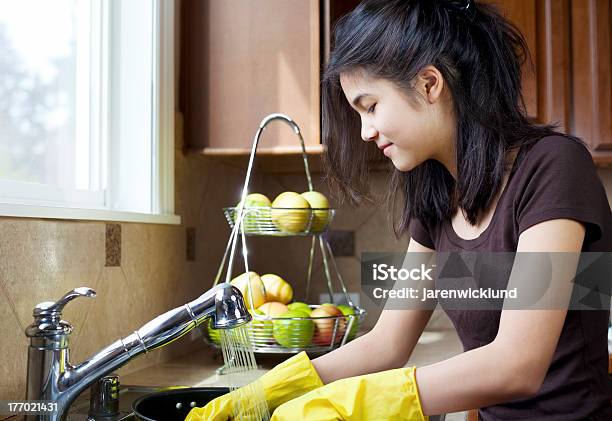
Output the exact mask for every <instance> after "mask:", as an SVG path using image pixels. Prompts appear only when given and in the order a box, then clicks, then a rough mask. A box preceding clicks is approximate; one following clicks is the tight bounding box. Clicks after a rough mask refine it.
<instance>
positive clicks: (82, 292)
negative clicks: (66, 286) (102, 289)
mask: <svg viewBox="0 0 612 421" xmlns="http://www.w3.org/2000/svg"><path fill="white" fill-rule="evenodd" d="M95 296H96V291H94V290H93V289H91V288H88V287H79V288H75V289H73V290H72V291H69V292H67V293H66V294H64V296H63V297H62V298H60V299H59V300H57V302H53V301H45V302H43V303H39V304H37V305H36V307H34V316H35V317H36V316H55V315H57V314H61V313H62V310H63V309H64V306H65V305H66V304H68V303H69V302H70V301H72V300H74V299H75V298H78V297H95Z"/></svg>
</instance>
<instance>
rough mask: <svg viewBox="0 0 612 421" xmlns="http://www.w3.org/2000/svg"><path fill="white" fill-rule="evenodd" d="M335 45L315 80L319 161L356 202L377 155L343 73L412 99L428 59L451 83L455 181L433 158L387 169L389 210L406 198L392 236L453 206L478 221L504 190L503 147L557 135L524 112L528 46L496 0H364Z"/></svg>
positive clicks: (365, 193) (338, 30) (365, 192)
mask: <svg viewBox="0 0 612 421" xmlns="http://www.w3.org/2000/svg"><path fill="white" fill-rule="evenodd" d="M466 6H468V7H467V8H466ZM332 43H333V48H332V52H331V55H330V59H329V64H328V65H327V67H326V69H325V71H324V73H323V78H322V114H323V115H322V135H323V143H324V145H325V146H326V152H325V154H324V157H323V159H324V164H325V168H326V173H327V180H328V181H329V182H330V184H331V187H332V189H334V187H335V188H336V190H338V191H339V192H340V193H341V196H342V197H344V198H348V199H349V202H350V203H351V204H353V205H355V204H357V203H359V202H361V200H362V199H366V200H372V198H371V196H370V189H369V182H368V181H369V178H370V175H369V171H370V169H371V168H372V165H373V164H374V165H376V163H377V160H376V159H375V158H374V153H375V152H376V155H377V156H379V157H380V153H379V151H377V149H376V148H373V147H372V146H373V145H366V143H364V142H363V141H362V140H361V134H360V127H361V124H360V120H359V115H358V113H356V112H355V111H354V110H353V109H352V108H351V107H350V105H349V104H348V102H347V100H346V98H345V97H344V94H343V92H342V88H341V86H340V74H341V73H347V74H350V73H353V72H365V74H366V75H368V76H371V77H375V78H382V79H385V80H388V81H391V82H393V83H394V84H395V85H396V86H397V87H398V88H399V89H400V90H402V91H403V92H405V93H406V94H407V95H408V96H409V97H410V95H411V94H414V90H413V89H411V87H412V84H413V81H414V80H415V77H416V76H417V74H418V73H419V71H420V70H421V69H423V68H424V67H425V66H427V65H433V66H435V67H436V68H437V69H438V70H439V71H440V73H441V74H442V76H443V77H444V79H445V86H447V87H448V88H449V90H450V93H451V97H452V102H453V106H454V111H455V115H456V117H457V130H456V133H457V139H456V142H457V143H456V152H457V180H456V181H455V179H454V178H453V177H452V176H451V174H450V173H449V172H448V171H447V170H446V168H445V167H444V166H443V165H442V164H441V163H440V162H438V161H435V160H428V161H426V162H424V163H422V164H421V165H419V166H418V167H416V168H414V169H413V170H411V171H407V172H401V171H398V170H394V172H393V174H392V177H391V181H390V183H389V193H388V200H389V201H390V202H392V204H393V205H392V206H391V208H392V209H394V208H395V200H396V197H397V196H398V193H400V194H403V199H404V203H403V215H402V218H401V219H400V220H399V221H396V222H398V223H397V224H395V223H394V225H393V228H394V231H395V234H396V235H397V236H399V235H400V234H401V233H403V232H405V231H406V230H407V229H408V225H409V223H410V220H411V218H413V217H417V218H419V219H421V220H422V221H423V222H424V223H426V224H437V223H439V222H441V221H443V220H445V219H449V218H451V217H452V214H453V212H454V210H455V209H456V207H457V205H459V206H460V207H461V208H462V209H463V210H464V211H465V213H466V217H467V219H468V220H469V222H470V223H472V224H476V223H477V222H478V220H479V218H480V212H482V211H484V210H486V209H488V206H489V205H490V204H491V202H492V200H493V199H494V198H495V196H496V194H497V192H498V190H499V189H500V188H501V183H502V181H503V175H504V171H505V170H506V165H505V164H506V156H507V153H508V152H509V151H510V150H513V149H516V148H518V147H520V146H521V145H524V144H530V143H533V142H535V141H537V140H538V139H540V138H542V137H544V136H547V135H552V134H558V133H556V132H555V131H554V126H550V125H547V126H544V125H537V124H535V123H534V122H533V121H532V120H531V119H530V118H529V117H528V116H527V113H526V110H525V104H524V101H523V98H522V96H521V65H522V64H523V63H524V62H525V60H527V59H529V50H528V48H527V45H526V42H525V39H524V38H523V36H522V35H521V33H520V32H519V30H518V29H517V28H516V27H515V26H514V25H512V24H511V23H510V22H508V21H507V20H506V19H505V18H504V17H503V16H502V15H501V14H500V13H499V12H498V11H497V10H496V9H495V8H494V7H493V6H490V5H487V4H480V3H478V4H477V3H476V2H474V1H468V2H466V1H465V0H464V1H449V0H446V1H445V0H365V1H363V2H362V3H360V4H359V5H358V6H357V7H356V8H355V9H354V10H353V11H352V12H351V13H349V14H347V15H345V16H343V17H341V18H340V19H339V20H338V22H337V23H336V25H335V29H334V36H333V40H332ZM529 62H531V61H529ZM412 96H414V95H412ZM517 159H520V156H519V157H517ZM379 161H380V159H379Z"/></svg>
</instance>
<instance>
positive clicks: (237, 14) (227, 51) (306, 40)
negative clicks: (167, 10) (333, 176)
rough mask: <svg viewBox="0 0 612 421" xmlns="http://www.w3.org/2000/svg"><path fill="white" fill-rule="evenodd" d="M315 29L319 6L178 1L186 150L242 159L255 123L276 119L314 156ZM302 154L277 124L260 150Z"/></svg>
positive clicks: (282, 0)
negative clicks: (282, 118) (286, 119)
mask: <svg viewBox="0 0 612 421" xmlns="http://www.w3.org/2000/svg"><path fill="white" fill-rule="evenodd" d="M319 26H320V24H319V1H318V0H257V1H243V0H222V1H220V0H183V2H182V11H181V40H182V45H181V61H180V62H181V69H180V94H179V96H180V97H179V104H180V107H181V111H182V112H183V113H184V124H185V126H184V133H185V143H186V144H187V145H188V147H189V148H190V149H195V150H200V151H202V152H203V153H205V154H230V155H231V154H247V153H249V152H250V150H251V145H252V142H253V137H254V134H255V132H256V130H257V128H258V127H259V123H260V121H261V119H262V118H263V117H265V116H266V115H268V114H271V113H275V112H280V113H283V114H287V115H289V116H290V117H291V118H293V119H294V120H295V121H296V123H297V124H298V125H299V126H300V128H301V130H302V135H303V137H304V140H305V142H306V144H307V147H308V149H309V150H311V151H320V149H321V145H320V125H319V115H320V111H319V108H320V106H319V96H320V93H319V67H320V60H319V54H320V45H319V39H320V36H319V31H320V29H319ZM300 150H301V149H300V146H299V141H298V139H297V137H296V136H295V134H294V133H293V132H292V131H291V129H290V128H289V126H288V125H285V124H282V123H279V122H275V123H272V124H271V125H270V126H268V128H267V129H266V131H265V133H264V135H263V136H262V138H261V142H260V144H259V148H258V152H262V153H266V152H268V153H292V152H298V151H300Z"/></svg>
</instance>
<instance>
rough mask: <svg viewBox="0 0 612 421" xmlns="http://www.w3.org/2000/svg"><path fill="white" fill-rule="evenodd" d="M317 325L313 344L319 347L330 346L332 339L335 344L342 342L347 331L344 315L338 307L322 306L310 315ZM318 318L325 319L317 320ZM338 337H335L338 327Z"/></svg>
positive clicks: (331, 305)
mask: <svg viewBox="0 0 612 421" xmlns="http://www.w3.org/2000/svg"><path fill="white" fill-rule="evenodd" d="M310 317H313V321H314V323H315V334H314V337H313V338H312V342H313V343H316V344H317V345H330V344H331V342H332V337H333V339H334V343H338V342H340V341H342V337H343V335H344V331H345V329H346V326H345V320H344V315H343V314H342V311H340V309H339V308H338V307H336V306H335V305H333V304H324V305H321V306H319V307H317V308H315V309H314V310H312V312H311V313H310ZM317 317H325V318H321V319H317ZM336 324H337V326H338V327H337V328H336V335H335V336H334V326H336Z"/></svg>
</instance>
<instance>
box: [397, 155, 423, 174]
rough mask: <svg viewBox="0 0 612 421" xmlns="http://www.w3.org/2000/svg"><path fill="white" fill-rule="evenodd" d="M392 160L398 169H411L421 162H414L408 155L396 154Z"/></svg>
mask: <svg viewBox="0 0 612 421" xmlns="http://www.w3.org/2000/svg"><path fill="white" fill-rule="evenodd" d="M391 162H392V163H393V166H394V167H395V168H396V169H397V170H398V171H411V170H413V169H414V168H415V167H417V166H418V165H419V163H416V162H414V161H413V160H411V159H410V158H408V157H397V156H396V157H393V158H391Z"/></svg>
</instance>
